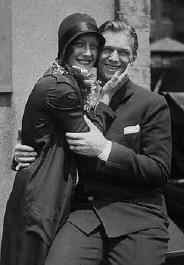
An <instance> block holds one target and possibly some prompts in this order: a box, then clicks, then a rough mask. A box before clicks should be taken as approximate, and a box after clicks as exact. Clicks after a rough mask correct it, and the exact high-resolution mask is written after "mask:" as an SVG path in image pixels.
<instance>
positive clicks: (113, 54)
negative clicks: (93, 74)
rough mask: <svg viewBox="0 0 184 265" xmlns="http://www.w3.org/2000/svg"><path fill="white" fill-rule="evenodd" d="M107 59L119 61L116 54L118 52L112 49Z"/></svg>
mask: <svg viewBox="0 0 184 265" xmlns="http://www.w3.org/2000/svg"><path fill="white" fill-rule="evenodd" d="M109 60H112V61H119V56H118V52H117V51H116V50H114V51H113V52H112V53H111V55H110V57H109Z"/></svg>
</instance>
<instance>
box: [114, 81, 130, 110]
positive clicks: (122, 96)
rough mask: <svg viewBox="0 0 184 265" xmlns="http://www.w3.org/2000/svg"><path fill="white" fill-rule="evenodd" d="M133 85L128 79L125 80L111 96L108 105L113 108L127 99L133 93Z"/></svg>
mask: <svg viewBox="0 0 184 265" xmlns="http://www.w3.org/2000/svg"><path fill="white" fill-rule="evenodd" d="M134 90H135V85H134V84H133V82H132V81H131V80H130V79H128V80H127V82H126V83H125V84H124V85H123V86H122V87H121V88H120V89H119V90H118V91H117V92H116V94H115V95H114V96H113V97H112V100H111V103H110V107H111V108H112V109H113V110H115V109H116V108H117V107H118V106H119V105H120V103H121V102H123V101H125V100H127V99H128V98H129V97H131V95H132V94H133V93H134Z"/></svg>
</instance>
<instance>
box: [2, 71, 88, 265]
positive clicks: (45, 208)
mask: <svg viewBox="0 0 184 265" xmlns="http://www.w3.org/2000/svg"><path fill="white" fill-rule="evenodd" d="M87 130H88V127H87V125H86V123H85V121H84V118H83V100H82V96H81V92H80V90H79V88H78V85H77V83H76V81H75V80H74V78H73V77H71V76H69V75H66V74H61V73H57V72H54V71H53V69H52V68H50V69H49V71H48V72H47V73H46V74H45V75H44V77H43V78H41V79H40V80H39V81H38V82H37V84H36V85H35V87H34V89H33V90H32V92H31V94H30V96H29V99H28V101H27V104H26V107H25V111H24V115H23V122H22V140H23V144H27V145H30V146H33V147H34V148H35V151H37V152H38V157H37V159H36V160H35V162H34V163H32V164H31V165H30V166H29V167H28V168H23V169H20V170H19V171H18V173H17V175H16V177H15V182H14V186H13V189H12V192H11V194H10V198H9V200H8V203H7V208H6V213H5V219H4V230H3V239H2V250H1V265H29V264H30V265H38V264H39V265H41V264H44V261H45V257H46V255H47V252H48V249H49V246H50V244H51V242H52V240H53V238H54V236H55V234H56V232H57V230H58V228H59V226H61V225H62V223H63V222H65V220H66V218H67V216H68V212H69V205H70V198H71V194H72V188H73V187H74V186H75V173H76V172H75V164H74V160H73V157H72V154H71V152H70V151H69V148H68V145H67V143H66V140H65V138H66V137H65V133H66V131H70V132H84V131H87Z"/></svg>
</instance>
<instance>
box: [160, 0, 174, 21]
mask: <svg viewBox="0 0 184 265" xmlns="http://www.w3.org/2000/svg"><path fill="white" fill-rule="evenodd" d="M172 10H173V8H172V0H162V16H163V17H164V18H168V19H170V20H172V17H173V13H172Z"/></svg>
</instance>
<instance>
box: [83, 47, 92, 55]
mask: <svg viewBox="0 0 184 265" xmlns="http://www.w3.org/2000/svg"><path fill="white" fill-rule="evenodd" d="M84 55H87V56H91V50H90V47H89V46H88V45H86V47H85V50H84Z"/></svg>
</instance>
